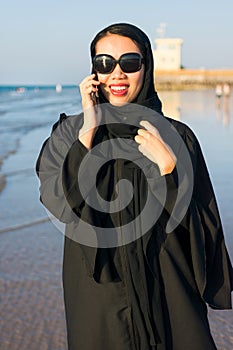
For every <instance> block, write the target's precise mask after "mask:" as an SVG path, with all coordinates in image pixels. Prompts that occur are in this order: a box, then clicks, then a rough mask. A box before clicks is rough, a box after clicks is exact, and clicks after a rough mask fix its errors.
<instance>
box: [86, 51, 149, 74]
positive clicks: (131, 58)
mask: <svg viewBox="0 0 233 350" xmlns="http://www.w3.org/2000/svg"><path fill="white" fill-rule="evenodd" d="M117 63H119V65H120V67H121V69H122V71H123V72H124V73H134V72H137V71H139V70H140V69H141V67H142V64H143V63H144V59H143V58H142V57H141V56H140V55H139V53H136V52H131V53H125V54H123V55H121V57H120V58H119V60H116V59H115V58H114V57H112V56H110V55H106V54H100V55H96V56H95V57H94V58H93V60H92V64H93V70H94V71H96V72H97V73H100V74H110V73H112V72H113V71H114V69H115V67H116V65H117Z"/></svg>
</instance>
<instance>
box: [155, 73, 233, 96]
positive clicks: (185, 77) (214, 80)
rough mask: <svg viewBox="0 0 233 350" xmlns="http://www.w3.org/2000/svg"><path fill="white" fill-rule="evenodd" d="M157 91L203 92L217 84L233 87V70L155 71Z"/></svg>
mask: <svg viewBox="0 0 233 350" xmlns="http://www.w3.org/2000/svg"><path fill="white" fill-rule="evenodd" d="M154 82H155V86H156V89H157V90H163V91H164V90H170V91H171V90H203V89H210V88H215V87H216V85H217V84H224V83H227V84H229V85H231V86H232V85H233V69H185V68H184V69H179V70H155V71H154Z"/></svg>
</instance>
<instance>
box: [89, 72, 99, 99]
mask: <svg viewBox="0 0 233 350" xmlns="http://www.w3.org/2000/svg"><path fill="white" fill-rule="evenodd" d="M91 73H92V74H93V73H95V80H98V76H97V73H96V72H95V71H94V70H93V68H92V71H91ZM91 97H92V100H93V102H94V105H97V104H98V103H99V94H98V91H96V92H92V94H91Z"/></svg>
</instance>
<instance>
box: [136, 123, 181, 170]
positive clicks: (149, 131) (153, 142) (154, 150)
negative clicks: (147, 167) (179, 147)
mask: <svg viewBox="0 0 233 350" xmlns="http://www.w3.org/2000/svg"><path fill="white" fill-rule="evenodd" d="M140 125H141V126H142V127H144V128H145V129H146V130H145V129H139V130H138V135H137V136H135V141H136V142H137V143H138V144H139V147H138V149H139V151H140V152H141V153H142V154H143V155H144V156H146V157H147V158H149V159H150V160H151V161H152V162H154V163H156V164H157V165H158V167H159V170H160V174H161V175H166V174H170V173H171V172H172V171H173V169H174V168H175V166H176V156H175V154H174V153H173V151H172V150H171V148H170V147H169V146H168V145H167V144H166V143H165V142H164V141H163V139H162V137H161V136H160V134H159V132H158V130H157V129H156V128H155V127H154V126H153V125H152V124H151V123H149V122H148V121H144V120H143V121H141V122H140Z"/></svg>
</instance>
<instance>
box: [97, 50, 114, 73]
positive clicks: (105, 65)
mask: <svg viewBox="0 0 233 350" xmlns="http://www.w3.org/2000/svg"><path fill="white" fill-rule="evenodd" d="M113 68H114V60H113V59H112V58H111V57H108V56H105V55H102V56H96V57H95V60H94V70H95V71H97V72H99V73H101V74H107V73H110V72H111V71H112V70H113Z"/></svg>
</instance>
